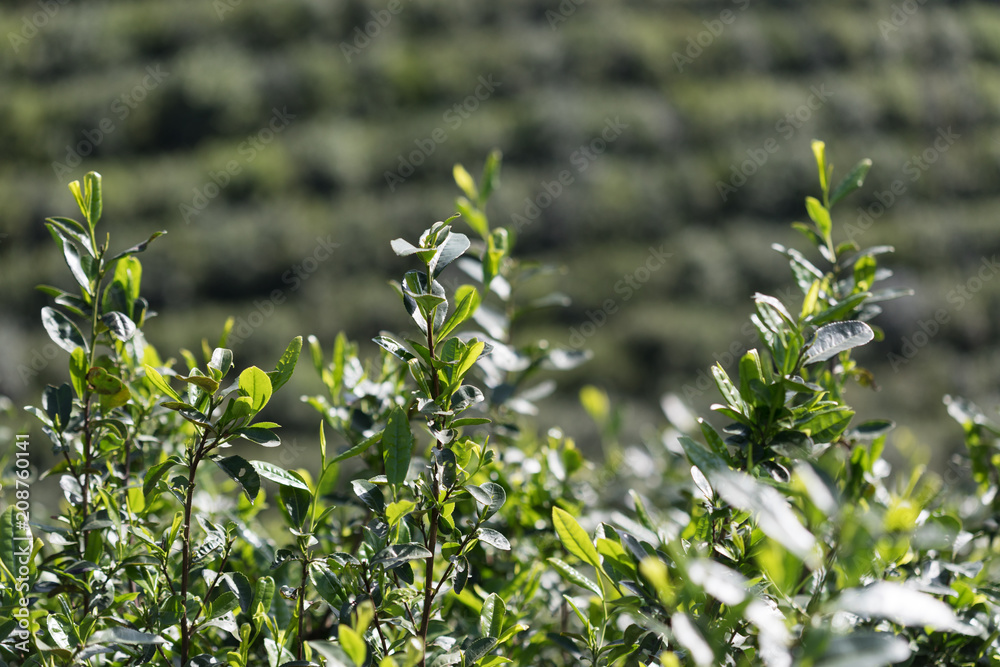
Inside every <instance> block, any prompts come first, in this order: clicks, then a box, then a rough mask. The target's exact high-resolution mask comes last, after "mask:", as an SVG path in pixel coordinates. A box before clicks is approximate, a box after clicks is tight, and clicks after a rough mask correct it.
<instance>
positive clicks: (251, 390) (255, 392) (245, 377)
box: [239, 366, 273, 414]
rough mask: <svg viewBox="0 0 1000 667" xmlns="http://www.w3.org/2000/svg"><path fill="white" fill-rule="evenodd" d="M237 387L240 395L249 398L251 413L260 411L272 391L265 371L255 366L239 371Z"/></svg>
mask: <svg viewBox="0 0 1000 667" xmlns="http://www.w3.org/2000/svg"><path fill="white" fill-rule="evenodd" d="M239 388H240V395H241V396H246V397H248V398H249V399H250V405H251V410H252V412H253V414H256V413H258V412H260V411H261V409H262V408H263V407H264V406H265V405H267V402H268V400H270V398H271V393H272V391H273V389H272V387H271V380H270V378H268V377H267V373H265V372H264V371H262V370H261V369H259V368H257V367H256V366H251V367H250V368H248V369H246V370H244V371H243V372H242V373H240V382H239Z"/></svg>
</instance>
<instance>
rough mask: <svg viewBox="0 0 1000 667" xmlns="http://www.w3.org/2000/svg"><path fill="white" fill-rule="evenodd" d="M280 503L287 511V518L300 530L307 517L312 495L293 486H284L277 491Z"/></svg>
mask: <svg viewBox="0 0 1000 667" xmlns="http://www.w3.org/2000/svg"><path fill="white" fill-rule="evenodd" d="M278 492H279V494H280V496H281V501H282V502H283V503H284V505H285V509H286V510H288V516H289V517H290V518H291V520H292V523H293V524H294V526H295V527H296V528H301V527H302V526H303V525H304V524H305V522H306V519H307V518H308V517H309V509H310V507H311V506H312V493H310V492H309V491H303V490H302V489H300V488H297V487H294V486H285V485H282V487H281V488H280V489H279V490H278Z"/></svg>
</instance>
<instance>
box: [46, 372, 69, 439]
mask: <svg viewBox="0 0 1000 667" xmlns="http://www.w3.org/2000/svg"><path fill="white" fill-rule="evenodd" d="M42 408H44V409H45V413H46V414H47V415H48V416H49V419H51V420H52V423H53V425H55V427H56V430H57V431H58V432H60V433H62V432H63V431H64V430H66V425H67V424H68V423H69V417H70V414H72V412H73V389H72V387H70V386H69V384H66V383H63V384H61V385H59V386H58V387H53V386H52V385H48V386H47V387H45V392H44V393H43V394H42Z"/></svg>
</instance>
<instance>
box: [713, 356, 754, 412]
mask: <svg viewBox="0 0 1000 667" xmlns="http://www.w3.org/2000/svg"><path fill="white" fill-rule="evenodd" d="M712 376H713V377H714V378H715V385H716V386H717V387H718V388H719V393H720V394H722V397H723V398H725V399H726V402H727V403H728V404H729V407H730V408H732V409H733V410H735V411H736V412H738V413H740V414H742V415H745V416H749V414H750V408H749V407H748V406H747V404H746V401H744V400H743V397H742V396H741V395H740V390H739V389H737V388H736V385H734V384H733V381H732V380H730V379H729V374H728V373H726V369H724V368H723V367H722V365H721V364H718V363H717V364H715V365H714V366H712Z"/></svg>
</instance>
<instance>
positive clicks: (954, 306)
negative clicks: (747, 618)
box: [0, 0, 1000, 452]
mask: <svg viewBox="0 0 1000 667" xmlns="http://www.w3.org/2000/svg"><path fill="white" fill-rule="evenodd" d="M0 7H2V8H0V54H2V55H0V234H2V236H0V274H2V285H3V289H2V290H0V312H2V313H3V316H2V319H0V340H2V343H3V344H2V345H0V394H2V395H4V396H6V397H8V398H9V399H10V401H11V402H12V404H13V405H14V406H22V405H24V404H26V403H33V404H36V405H37V404H38V403H39V401H40V392H41V390H42V388H43V387H44V386H45V384H47V383H55V384H60V383H62V382H64V381H65V379H66V377H67V371H66V357H67V355H66V354H65V353H64V352H63V351H62V350H59V349H58V348H56V347H55V345H54V344H52V343H51V342H50V341H49V340H48V338H47V337H46V335H45V333H44V331H43V329H42V327H41V323H40V318H39V309H40V308H41V307H42V306H45V305H48V297H46V296H45V295H43V294H42V293H40V292H38V291H37V290H35V289H34V286H35V285H37V284H41V283H44V284H52V285H56V286H59V287H62V288H71V287H72V284H73V281H72V278H71V276H70V274H69V272H68V270H67V269H66V267H65V265H64V263H63V260H62V257H61V255H60V254H59V253H58V252H57V249H56V246H55V245H54V244H53V243H52V241H51V239H50V237H49V235H48V233H47V232H46V230H45V228H44V226H43V220H44V218H45V217H46V216H52V215H66V216H70V217H73V216H75V215H77V211H76V207H75V204H74V203H73V200H72V197H71V195H70V194H69V191H68V190H67V188H66V184H67V183H68V182H70V181H71V180H74V179H79V178H82V176H83V174H84V173H86V172H87V171H90V170H96V171H99V172H101V173H102V174H103V177H104V190H105V209H104V218H103V220H102V222H101V227H102V229H103V230H104V231H107V232H110V234H111V238H112V244H113V246H114V247H120V248H125V247H127V246H129V245H132V244H133V243H136V242H138V241H140V240H143V239H145V238H147V237H148V236H149V235H150V234H151V233H152V232H154V231H156V230H159V229H164V230H167V231H168V232H169V233H168V235H167V236H166V237H164V238H162V239H158V240H157V241H156V242H155V243H154V244H152V245H151V246H150V249H149V250H148V251H147V252H146V253H145V254H143V255H141V257H140V259H141V260H142V262H143V266H144V276H143V293H144V295H145V296H146V297H147V298H148V299H149V300H150V302H151V305H152V309H153V310H155V311H158V312H159V313H160V317H157V318H155V319H152V320H150V321H149V323H148V324H147V326H146V334H147V337H148V338H149V340H150V342H151V343H153V344H154V345H155V346H156V347H157V348H158V349H159V350H160V352H161V354H162V355H164V356H178V355H177V351H178V350H179V349H180V348H182V347H185V348H188V349H192V350H198V349H199V348H200V345H201V340H202V339H203V338H208V339H209V340H210V341H212V342H213V343H214V341H216V340H217V338H218V336H219V333H220V332H221V329H222V326H223V323H224V321H225V319H226V317H227V316H233V317H235V318H237V320H236V321H237V327H239V326H240V322H241V321H243V322H245V323H246V324H245V328H244V330H243V331H244V332H245V333H246V335H241V336H240V337H241V338H242V339H243V340H242V341H241V342H239V343H237V344H235V345H233V347H234V351H235V353H236V359H237V365H238V366H240V367H244V366H247V365H250V364H259V365H261V366H262V367H264V368H267V369H269V368H272V367H273V364H274V362H275V361H276V359H277V357H278V356H279V355H280V353H281V351H282V350H283V349H284V346H285V345H286V344H287V343H288V340H289V339H290V338H292V337H293V336H295V335H298V334H302V335H308V334H315V335H316V336H318V338H319V339H320V340H321V341H322V342H323V343H324V346H325V347H326V349H327V350H329V347H330V345H331V343H332V340H333V337H334V336H335V334H336V333H337V332H338V331H340V330H345V331H346V332H347V333H348V334H349V335H350V336H351V337H352V338H354V339H358V340H361V341H364V342H365V343H364V344H365V345H367V346H368V348H369V349H374V345H372V344H370V343H367V341H369V340H370V339H371V337H372V336H374V335H377V334H378V333H379V331H380V330H383V329H389V330H397V331H398V330H405V329H406V328H407V327H408V326H409V324H412V322H410V323H409V324H408V318H407V317H406V314H405V312H404V311H403V309H402V308H401V307H400V304H399V302H398V300H397V297H396V296H395V294H394V292H393V291H392V290H391V289H390V288H389V287H388V286H387V281H388V280H390V279H398V278H399V277H400V276H401V275H402V272H403V271H404V270H405V269H407V268H409V264H408V263H407V262H406V261H404V260H401V259H399V258H397V257H395V256H394V254H393V253H392V252H391V250H390V248H389V241H390V240H391V239H393V238H395V237H398V236H402V237H405V238H408V239H411V240H413V239H415V238H416V237H417V236H418V235H419V233H420V232H421V231H422V230H423V229H425V228H426V227H427V226H429V225H430V224H431V223H432V222H434V221H435V220H440V219H444V218H445V217H447V216H449V215H450V214H452V213H453V212H454V198H455V196H456V195H457V193H458V192H457V189H456V187H455V186H454V183H453V181H452V177H451V170H452V165H454V164H455V163H456V162H460V163H462V164H464V165H465V166H466V167H468V168H469V170H470V171H471V172H472V173H473V174H476V175H478V172H479V170H480V169H481V168H482V164H483V161H484V159H485V157H486V155H487V154H488V152H489V151H490V150H491V149H492V148H494V147H496V148H499V149H500V150H502V151H503V154H504V164H503V173H502V187H501V189H500V190H499V192H498V193H497V194H496V195H495V196H494V197H493V199H492V201H491V203H490V208H489V209H488V210H489V213H490V217H491V222H492V223H493V225H495V226H499V225H508V224H511V222H512V221H514V222H516V221H517V220H518V218H515V217H513V216H522V217H523V218H524V219H525V220H527V221H528V223H527V224H524V225H523V231H522V233H521V235H520V238H519V241H518V251H517V254H518V255H520V256H521V257H523V258H530V259H537V260H540V261H544V262H547V263H551V264H555V265H557V266H559V267H561V271H560V273H559V274H557V275H555V276H553V277H551V278H550V279H548V282H547V283H546V284H544V285H541V286H540V287H539V289H540V290H541V289H558V290H560V291H562V292H565V293H566V294H568V295H569V296H570V297H571V298H572V305H571V306H570V307H567V308H553V309H550V310H547V311H544V312H543V313H540V314H538V315H535V316H533V317H532V318H531V319H530V320H529V321H527V322H526V323H525V325H524V326H523V327H522V328H521V331H520V334H519V335H520V336H521V337H523V339H524V340H533V339H535V338H538V337H543V338H545V339H547V340H549V341H550V343H551V344H552V345H562V346H567V347H569V346H576V347H578V346H581V345H582V346H585V347H588V348H590V349H591V350H593V352H594V357H593V359H592V360H591V361H590V362H588V363H587V364H585V365H583V366H581V367H579V368H578V369H576V370H574V371H572V372H571V373H568V374H565V373H564V374H562V375H561V376H560V377H559V381H560V391H559V392H558V393H557V394H555V395H554V396H553V397H551V398H549V399H547V400H546V401H545V402H544V403H543V404H542V412H541V414H540V416H539V419H540V421H541V423H542V425H543V426H544V425H548V424H561V425H563V426H564V428H566V430H567V431H569V432H570V433H571V434H573V435H575V436H577V437H578V438H579V439H580V441H581V442H582V443H583V444H584V445H585V446H588V444H587V443H590V445H589V446H591V447H592V446H593V443H594V442H596V439H597V428H596V427H595V426H593V425H592V424H590V423H589V422H588V421H587V420H586V419H585V418H582V415H584V412H583V411H582V410H581V409H580V408H579V403H578V399H577V394H578V391H579V389H580V387H581V386H582V385H583V384H586V383H593V384H596V385H598V386H599V387H601V388H602V389H605V390H606V391H607V392H608V393H609V394H610V395H611V397H612V399H613V401H614V402H615V404H616V405H618V406H620V408H621V410H622V411H623V416H624V423H625V424H626V432H627V436H628V437H629V438H635V437H638V436H639V435H641V434H643V433H644V432H648V431H650V430H651V429H653V428H655V427H661V426H662V425H663V424H664V418H663V416H662V414H661V413H660V411H659V402H660V397H661V396H662V395H663V394H664V393H666V392H674V393H676V394H678V395H679V396H680V397H681V398H683V399H685V400H686V401H687V402H689V403H690V404H691V405H693V406H694V407H695V408H696V409H697V410H699V411H703V413H704V411H705V410H706V409H707V406H708V405H709V404H710V403H712V402H714V401H715V400H716V393H715V389H714V387H711V388H708V390H707V391H705V389H706V388H707V387H708V385H707V383H706V381H705V378H706V377H707V375H706V374H707V372H708V369H709V367H710V366H711V365H712V364H713V363H714V362H715V361H721V362H722V363H724V364H727V365H728V366H729V368H730V370H733V369H734V367H735V363H734V361H733V360H734V359H738V355H739V354H740V353H742V351H743V350H745V349H746V348H747V347H751V346H754V345H756V340H755V338H754V337H753V336H752V335H748V334H747V331H748V330H747V329H745V328H744V323H745V322H746V321H747V317H748V315H749V314H750V312H751V310H752V299H751V296H752V295H753V293H754V292H757V291H761V292H765V293H769V294H775V295H778V296H782V297H785V296H786V295H789V294H794V293H793V292H790V291H789V290H790V288H791V287H792V285H793V283H792V279H791V274H790V271H789V268H788V265H787V262H786V261H784V259H783V258H782V257H781V256H780V255H779V254H777V253H776V252H774V251H773V250H772V249H771V247H770V246H771V243H772V242H779V243H782V244H784V245H795V246H796V247H799V248H805V242H804V240H802V239H801V237H799V236H798V235H797V234H796V233H795V232H794V231H792V230H791V229H790V223H791V222H793V221H795V220H796V219H801V218H804V217H805V211H804V206H803V198H804V197H805V196H807V195H811V194H817V185H816V170H815V163H814V161H813V157H812V154H811V153H810V149H809V145H810V141H811V140H812V139H814V138H817V139H823V140H825V141H826V142H827V154H828V156H829V158H830V159H831V160H832V161H833V162H834V163H835V165H836V167H837V172H836V174H835V180H839V177H840V176H842V175H843V174H845V173H846V172H847V170H848V169H850V167H851V166H852V165H853V164H854V163H855V162H857V160H859V159H860V158H863V157H870V158H872V159H873V160H874V163H875V166H874V168H873V169H872V171H871V173H870V175H869V178H868V180H867V183H866V185H865V187H864V189H863V190H862V191H861V192H860V193H856V194H854V195H852V196H851V197H850V198H849V199H847V200H846V201H845V202H844V203H843V204H841V205H840V206H838V208H837V209H835V225H836V227H835V229H839V232H838V233H839V236H837V237H836V238H838V239H840V240H843V239H844V238H845V236H846V232H845V225H851V226H852V228H853V229H854V230H855V232H856V233H855V238H856V239H857V240H858V242H859V243H861V244H862V245H863V246H870V245H875V244H880V243H887V244H891V245H894V246H895V247H896V249H897V253H896V254H895V255H891V256H887V257H885V258H884V261H883V262H882V264H883V265H885V266H889V267H891V268H892V269H893V270H894V271H895V274H896V276H895V278H894V279H893V286H897V287H910V288H913V289H914V290H915V291H916V295H915V296H913V297H910V298H907V299H903V300H899V301H894V302H890V303H888V304H887V305H886V312H885V313H884V314H883V315H882V316H881V317H880V318H879V319H878V320H876V322H875V324H878V325H880V326H881V327H882V328H883V329H884V330H885V333H886V339H885V340H884V341H883V342H880V343H877V344H871V345H869V346H867V347H866V348H864V349H863V350H861V351H860V352H859V355H858V356H859V358H860V360H861V361H862V363H863V364H864V365H866V366H867V367H869V368H871V369H872V370H873V372H874V373H875V378H876V381H877V383H878V385H879V387H880V388H881V390H880V391H878V392H873V391H871V390H869V389H865V388H862V387H856V388H855V389H854V390H853V393H852V395H850V396H849V398H848V400H849V402H851V403H852V404H853V405H855V406H857V407H859V408H860V413H861V416H863V417H888V418H891V419H893V420H895V421H896V422H897V423H899V424H900V425H901V426H905V427H906V428H905V429H903V430H900V431H897V435H896V436H895V438H896V440H897V443H898V442H903V441H907V442H910V441H914V440H915V441H919V442H922V443H925V444H928V445H931V446H933V447H934V449H935V450H936V451H938V452H946V451H948V450H949V449H950V448H951V447H955V446H958V444H959V443H960V439H961V434H960V429H959V427H958V426H957V424H955V423H954V422H951V421H950V420H949V419H948V418H947V416H946V412H945V409H944V406H943V404H942V402H941V398H942V396H943V395H944V394H946V393H954V394H960V395H964V396H966V397H968V398H970V399H972V400H975V401H977V402H979V403H980V404H981V405H983V406H984V407H986V408H988V409H992V408H994V407H995V406H996V404H997V402H998V396H997V385H996V381H995V379H996V377H997V375H998V371H1000V354H998V348H997V346H995V345H994V341H995V340H996V337H997V333H998V310H1000V298H998V295H1000V279H997V280H994V278H996V277H997V274H998V273H1000V264H994V263H993V262H994V258H995V257H996V256H997V255H996V254H1000V233H998V232H1000V227H998V215H1000V192H998V188H997V185H998V184H1000V174H998V173H997V172H998V169H997V166H998V159H1000V132H998V123H1000V6H998V5H997V4H996V3H992V2H975V1H966V2H961V1H955V2H947V3H944V2H935V3H923V2H920V1H918V0H905V1H901V2H889V1H888V0H886V1H862V0H857V1H849V0H840V1H833V2H825V3H802V2H791V1H787V0H770V1H757V0H738V1H731V0H726V1H720V2H710V1H697V2H694V1H680V0H661V1H654V0H645V1H640V0H634V1H627V0H604V1H598V0H504V1H503V2H468V1H457V2H445V1H442V0H371V1H360V0H343V1H338V2H325V1H321V0H283V1H281V2H274V1H272V2H264V1H260V0H171V1H169V2H167V1H165V0H134V1H119V2H104V1H99V0H90V1H88V2H83V1H82V0H36V1H35V2H17V3H13V2H5V3H3V4H2V5H0ZM560 178H561V179H562V182H560ZM557 185H558V186H560V187H559V188H557V187H556V186H557ZM557 190H558V192H557ZM546 193H547V194H548V196H547V197H546ZM656 253H659V255H656ZM663 254H669V255H670V256H669V258H668V259H666V260H665V261H662V262H659V263H656V262H653V263H651V264H650V265H649V266H652V265H653V264H657V268H656V269H654V270H649V271H645V270H641V267H643V266H644V265H646V262H647V260H649V259H650V258H651V257H654V256H662V255H663ZM811 256H812V255H810V257H811ZM630 279H631V281H632V282H633V283H634V288H633V287H631V286H630V287H629V288H628V289H627V290H626V289H625V288H624V287H622V281H625V284H626V285H629V284H630V283H629V280H630ZM626 297H627V298H626ZM609 299H610V300H612V301H613V302H614V303H615V308H614V312H609V311H608V310H605V309H604V308H605V306H604V304H605V303H606V302H607V301H608V300H609ZM793 302H794V303H795V305H798V304H799V303H800V301H799V295H797V294H795V295H794V298H793ZM602 313H603V316H604V317H603V319H602ZM598 321H603V322H604V323H603V325H602V326H599V327H598V326H593V327H591V326H586V325H587V324H588V323H591V322H594V323H595V324H596V323H597V322H598ZM237 331H239V329H237ZM574 333H577V334H579V336H578V337H576V338H574ZM893 354H894V355H898V356H896V357H893V356H890V355H893ZM178 358H179V357H178ZM319 386H320V385H319V383H318V381H317V380H316V378H315V373H314V372H313V370H312V369H311V367H310V365H309V363H308V362H307V361H306V360H305V359H303V363H301V364H300V367H299V370H298V372H297V373H296V377H295V378H294V379H293V382H292V383H291V384H290V386H289V388H288V389H286V390H285V392H284V398H283V399H282V402H281V403H280V404H278V406H277V407H275V408H269V409H270V410H272V412H271V414H270V417H273V418H274V419H275V420H276V421H279V422H281V423H282V424H284V425H286V426H287V427H288V430H286V431H285V436H283V438H284V439H285V440H286V441H289V440H296V441H297V442H298V443H300V445H304V446H308V447H310V448H312V447H313V446H314V441H315V433H316V416H315V412H314V411H313V410H312V409H311V408H309V407H308V406H306V405H304V404H302V403H300V402H299V401H298V397H299V395H301V394H305V393H315V392H318V390H319ZM15 420H16V422H17V423H18V424H22V423H23V424H28V423H29V420H28V418H27V415H26V414H25V413H18V414H16V415H15ZM15 427H16V428H23V426H15ZM41 438H42V436H41V435H40V434H39V439H41Z"/></svg>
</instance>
